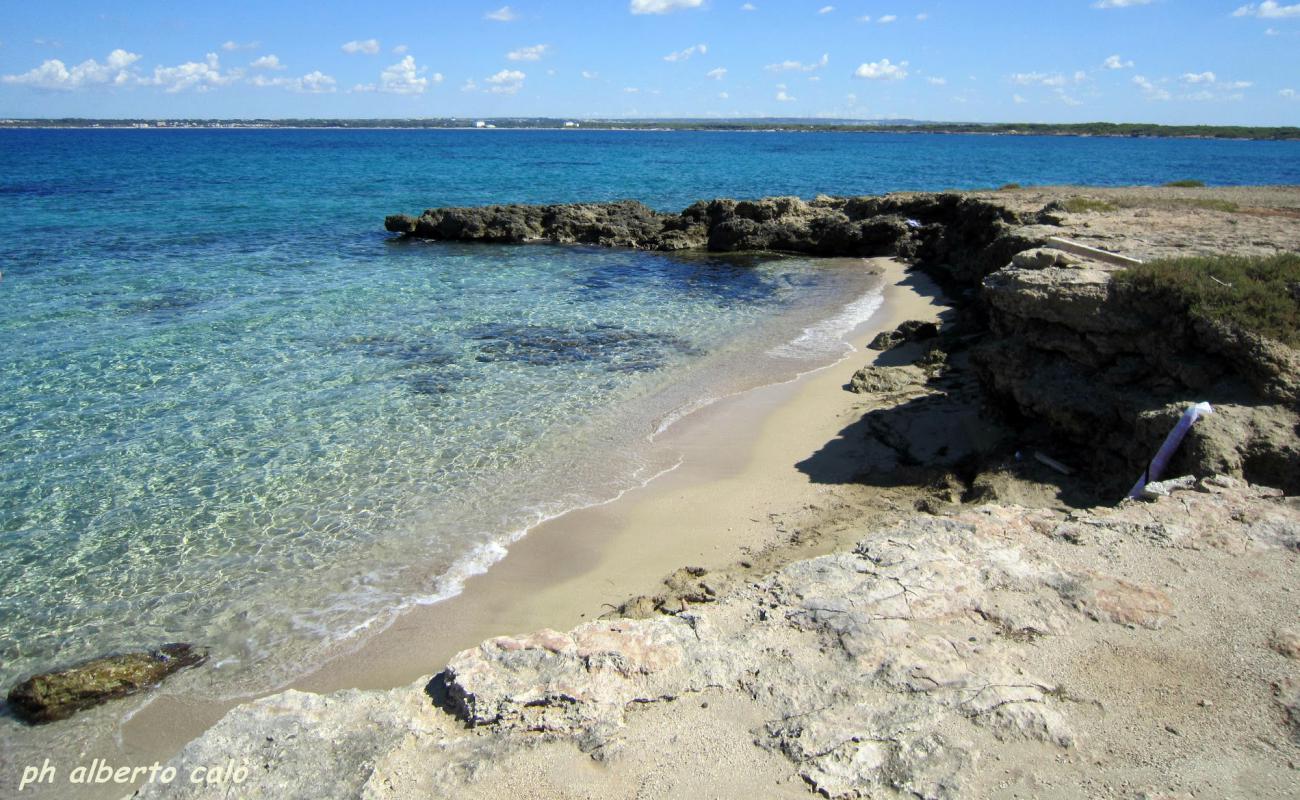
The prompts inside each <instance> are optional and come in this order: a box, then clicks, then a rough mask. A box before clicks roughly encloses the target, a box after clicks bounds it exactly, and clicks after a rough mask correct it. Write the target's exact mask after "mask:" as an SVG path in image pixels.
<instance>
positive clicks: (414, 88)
mask: <svg viewBox="0 0 1300 800" xmlns="http://www.w3.org/2000/svg"><path fill="white" fill-rule="evenodd" d="M428 71H429V68H428V67H421V66H420V65H418V64H416V63H415V56H406V57H405V58H403V59H402V60H401V61H398V62H397V63H396V64H393V65H391V66H389V67H386V68H385V69H384V71H383V72H381V73H379V83H365V84H359V85H357V86H354V87H352V91H354V92H384V93H386V94H423V93H424V90H425V89H427V88H429V84H430V83H442V73H441V72H435V73H433V74H432V75H426V74H425V73H427V72H428Z"/></svg>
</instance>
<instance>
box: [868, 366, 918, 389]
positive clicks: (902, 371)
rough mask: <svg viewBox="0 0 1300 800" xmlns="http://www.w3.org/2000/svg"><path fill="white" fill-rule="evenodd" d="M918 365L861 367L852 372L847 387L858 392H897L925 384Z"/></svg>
mask: <svg viewBox="0 0 1300 800" xmlns="http://www.w3.org/2000/svg"><path fill="white" fill-rule="evenodd" d="M925 381H926V374H925V372H923V371H922V370H921V368H920V367H915V366H911V365H908V366H903V367H863V368H862V369H860V370H858V371H857V372H855V373H853V378H852V379H851V380H850V381H849V388H850V389H851V390H852V391H854V392H857V393H859V394H898V393H899V392H905V391H908V390H912V389H918V388H920V387H922V386H924V385H925Z"/></svg>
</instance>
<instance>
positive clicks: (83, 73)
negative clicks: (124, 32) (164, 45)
mask: <svg viewBox="0 0 1300 800" xmlns="http://www.w3.org/2000/svg"><path fill="white" fill-rule="evenodd" d="M139 60H140V56H138V55H136V54H135V53H128V52H127V51H125V50H122V49H120V48H119V49H117V50H114V51H113V52H111V53H109V54H108V58H106V59H105V60H104V63H103V64H101V63H99V62H98V61H96V60H95V59H93V58H91V59H87V60H85V61H83V62H81V63H80V64H77V65H76V66H74V67H72V68H71V69H69V68H68V67H67V65H65V64H64V63H63V62H62V61H60V60H59V59H57V58H52V59H50V60H48V61H45V62H42V64H41V65H40V66H39V67H36V68H35V69H32V70H29V71H28V72H24V73H23V74H21V75H5V76H4V77H3V78H0V81H3V82H4V83H11V84H18V85H21V86H32V87H34V88H37V89H62V90H73V89H80V88H82V87H83V86H93V85H112V86H122V85H125V84H127V83H129V82H130V81H131V80H132V78H133V77H134V74H133V73H132V71H131V69H130V68H131V65H132V64H134V63H135V62H137V61H139Z"/></svg>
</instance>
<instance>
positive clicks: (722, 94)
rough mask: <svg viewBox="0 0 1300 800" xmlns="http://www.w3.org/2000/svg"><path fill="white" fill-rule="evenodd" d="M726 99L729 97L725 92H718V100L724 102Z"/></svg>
mask: <svg viewBox="0 0 1300 800" xmlns="http://www.w3.org/2000/svg"><path fill="white" fill-rule="evenodd" d="M728 97H731V95H729V94H727V93H726V92H718V99H719V100H726V99H727V98H728Z"/></svg>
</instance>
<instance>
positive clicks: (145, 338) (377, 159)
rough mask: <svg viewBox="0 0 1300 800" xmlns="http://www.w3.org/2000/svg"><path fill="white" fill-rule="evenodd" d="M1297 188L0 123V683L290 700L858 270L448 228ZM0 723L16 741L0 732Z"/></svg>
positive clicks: (890, 142) (1053, 153)
mask: <svg viewBox="0 0 1300 800" xmlns="http://www.w3.org/2000/svg"><path fill="white" fill-rule="evenodd" d="M1178 178H1199V179H1202V180H1205V181H1206V182H1208V183H1210V184H1255V183H1300V142H1233V141H1212V140H1158V139H1101V138H1075V137H975V136H965V137H958V136H930V135H912V134H900V135H887V134H832V133H819V134H788V133H708V132H700V133H683V132H674V133H659V132H597V131H527V130H525V131H508V130H494V131H386V130H366V131H341V130H313V131H294V130H267V131H254V130H221V131H197V130H196V131H156V130H150V131H135V130H98V131H87V130H47V131H9V130H6V131H0V272H2V273H3V278H0V341H2V342H3V347H0V687H2V688H7V687H8V686H9V685H10V684H12V683H13V682H14V681H15V680H16V679H18V678H20V677H22V676H24V675H26V674H29V673H31V672H33V671H39V670H45V669H50V668H53V667H56V666H59V665H63V664H67V663H69V662H72V661H76V660H79V659H82V658H87V657H91V656H95V655H99V654H102V653H105V652H110V651H114V650H120V649H125V648H136V647H142V646H150V645H154V644H158V643H161V642H166V641H192V642H196V643H199V644H202V645H205V646H208V647H210V648H211V649H212V660H211V662H210V665H209V666H208V667H207V668H205V669H204V670H203V671H202V675H203V678H202V680H201V681H192V683H194V685H193V686H191V687H190V688H191V689H196V687H197V690H201V691H207V692H210V693H212V694H214V695H233V694H240V693H243V692H247V691H255V690H260V689H266V688H270V687H271V686H274V685H276V684H277V683H279V682H282V681H283V680H285V679H287V678H289V677H292V675H294V674H295V673H296V672H297V671H300V670H301V668H302V666H301V665H302V664H304V663H310V662H311V661H312V659H314V658H316V657H318V656H319V655H320V654H321V653H322V652H324V650H325V649H326V648H328V647H330V646H331V643H334V642H337V641H338V640H340V639H344V638H349V637H351V638H352V639H354V640H355V639H356V637H358V636H364V634H365V632H366V631H369V630H374V629H376V628H377V627H378V626H381V625H383V624H384V623H385V622H386V621H388V620H390V619H391V618H392V615H393V614H394V613H396V612H397V611H398V610H400V609H401V608H403V607H405V606H406V605H409V604H410V603H419V602H436V601H437V600H438V599H440V598H443V597H446V596H449V595H450V594H452V593H454V592H456V591H457V590H458V587H459V585H460V582H461V581H462V580H463V579H464V578H465V577H466V576H467V575H470V574H473V573H474V572H476V571H479V570H482V569H484V568H487V567H488V566H489V565H490V564H491V563H492V561H493V560H495V559H496V558H498V557H499V556H500V555H501V554H502V553H503V552H504V548H505V547H507V546H508V545H509V543H510V542H511V541H512V540H513V539H515V538H516V537H518V536H519V535H522V534H523V533H524V532H525V531H526V530H527V529H528V527H530V526H531V525H534V524H536V522H538V521H539V520H541V519H544V518H546V517H548V516H552V515H555V514H558V513H562V512H563V511H565V510H568V509H571V508H575V507H578V506H582V505H586V504H591V503H595V502H601V501H604V500H608V499H609V498H611V497H613V496H614V495H616V494H617V493H618V492H620V491H623V490H625V489H627V488H629V487H631V486H636V485H639V484H640V483H643V482H644V481H646V480H647V479H649V478H650V477H652V476H654V475H656V474H658V473H660V472H662V471H663V470H666V469H670V468H672V467H673V466H674V464H675V463H676V461H675V459H674V455H673V454H672V453H671V452H664V451H663V450H662V449H660V448H656V447H654V446H653V441H652V440H653V438H654V435H655V433H656V431H658V430H660V429H662V427H663V426H664V425H665V424H667V423H669V422H671V420H672V419H674V418H675V417H676V416H678V415H680V414H681V413H683V412H684V411H686V410H689V409H690V408H693V407H696V406H698V405H699V404H700V403H701V402H704V401H706V400H707V399H708V398H711V397H716V396H719V395H721V394H725V393H727V392H732V391H736V390H738V389H743V388H745V387H748V386H754V385H758V384H760V383H764V382H770V381H773V380H780V379H785V378H788V377H791V376H793V375H795V374H797V373H798V372H800V371H802V370H806V369H809V368H811V367H813V366H815V365H817V364H821V363H826V362H828V361H830V360H832V359H834V358H837V357H840V356H841V355H843V353H844V345H843V344H842V342H841V337H842V335H843V334H844V333H846V332H847V330H848V329H849V328H851V327H852V326H853V325H854V324H856V323H858V322H861V321H862V320H863V319H864V318H865V317H866V316H867V315H868V314H869V313H870V312H871V311H872V310H873V309H874V308H875V307H876V306H877V305H878V302H877V300H876V297H877V295H876V289H875V286H874V284H873V282H872V279H871V277H870V276H869V275H866V274H863V272H862V271H861V270H859V269H856V268H854V267H852V266H846V265H844V264H842V263H838V262H837V263H836V264H833V265H830V264H820V263H817V262H816V261H811V260H807V259H798V258H781V257H775V256H747V257H729V258H719V257H709V256H703V255H695V256H666V255H657V254H646V253H636V252H625V251H610V250H598V249H591V248H582V247H558V246H542V245H537V246H521V247H497V246H465V245H451V244H430V243H412V242H402V241H397V240H395V239H393V238H392V237H391V236H390V235H389V234H386V233H385V232H384V231H383V218H384V216H385V215H386V214H389V213H395V212H406V213H415V212H418V211H419V210H421V209H423V208H425V207H429V206H436V205H451V204H482V203H492V202H568V201H579V200H593V201H594V200H609V199H618V198H635V199H639V200H642V201H644V202H646V203H648V204H649V205H651V206H654V207H657V208H660V209H665V210H667V209H674V210H675V209H680V208H682V207H685V206H686V205H688V204H689V203H691V202H693V201H695V200H697V199H701V198H711V197H716V196H732V197H759V196H764V195H772V194H796V195H801V196H804V197H811V196H813V195H816V194H818V193H827V194H864V193H877V192H884V191H892V190H902V189H945V188H975V187H988V186H997V185H999V184H1002V183H1007V182H1012V181H1014V182H1019V183H1022V184H1047V183H1066V182H1069V183H1080V184H1101V185H1117V184H1135V183H1160V182H1164V181H1168V180H1173V179H1178ZM0 722H2V725H0V727H3V729H4V730H5V731H7V733H5V734H0V735H20V731H18V728H17V726H16V724H15V723H13V722H12V721H10V720H3V721H0Z"/></svg>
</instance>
